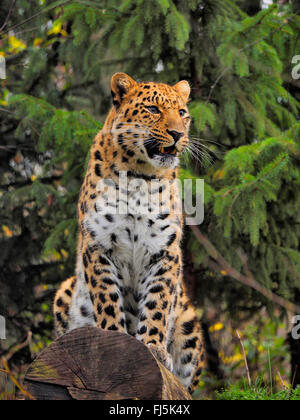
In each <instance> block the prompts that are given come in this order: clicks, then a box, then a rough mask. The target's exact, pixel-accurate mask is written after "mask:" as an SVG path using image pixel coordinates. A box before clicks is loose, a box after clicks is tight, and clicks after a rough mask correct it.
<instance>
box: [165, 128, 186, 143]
mask: <svg viewBox="0 0 300 420" xmlns="http://www.w3.org/2000/svg"><path fill="white" fill-rule="evenodd" d="M167 133H168V134H169V135H170V136H171V137H173V140H174V141H175V143H177V142H178V141H179V140H180V139H181V137H183V136H184V133H180V132H179V131H175V130H167Z"/></svg>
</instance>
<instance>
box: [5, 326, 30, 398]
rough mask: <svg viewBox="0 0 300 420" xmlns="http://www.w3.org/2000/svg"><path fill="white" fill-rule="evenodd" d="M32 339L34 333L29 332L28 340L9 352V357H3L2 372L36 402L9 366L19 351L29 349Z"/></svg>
mask: <svg viewBox="0 0 300 420" xmlns="http://www.w3.org/2000/svg"><path fill="white" fill-rule="evenodd" d="M31 338H32V332H31V331H29V332H28V334H27V338H26V340H25V341H24V342H23V343H21V344H17V345H15V346H14V347H13V348H12V349H11V350H9V352H8V353H7V355H6V356H5V357H1V359H0V360H1V364H2V365H3V367H4V369H1V368H0V372H3V373H5V374H6V375H8V376H9V377H10V379H11V380H12V382H13V383H14V384H15V385H16V387H17V388H18V389H19V390H20V391H21V392H22V393H23V394H24V395H25V396H26V397H27V398H29V399H30V400H34V397H33V396H32V395H31V394H30V393H29V392H28V391H26V389H25V388H24V387H23V386H22V385H21V384H20V383H19V381H18V380H17V379H16V378H15V377H14V375H13V374H12V372H11V370H10V368H9V366H8V360H10V359H11V358H12V357H13V355H14V354H15V353H17V352H18V351H19V350H21V349H23V348H25V347H27V346H28V345H29V344H30V342H31Z"/></svg>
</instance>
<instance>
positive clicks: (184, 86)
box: [173, 80, 191, 103]
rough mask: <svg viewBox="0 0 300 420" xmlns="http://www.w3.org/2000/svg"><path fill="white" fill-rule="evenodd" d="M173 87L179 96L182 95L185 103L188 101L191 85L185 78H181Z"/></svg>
mask: <svg viewBox="0 0 300 420" xmlns="http://www.w3.org/2000/svg"><path fill="white" fill-rule="evenodd" d="M173 89H175V90H176V92H177V93H178V94H179V96H181V97H182V99H183V100H184V102H185V103H187V102H188V100H189V97H190V94H191V87H190V84H189V82H187V81H186V80H182V81H181V82H179V83H177V84H176V85H175V86H173Z"/></svg>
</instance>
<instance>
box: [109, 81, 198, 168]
mask: <svg viewBox="0 0 300 420" xmlns="http://www.w3.org/2000/svg"><path fill="white" fill-rule="evenodd" d="M111 91H112V96H113V102H114V109H115V115H114V122H113V125H112V129H111V131H112V134H113V138H114V141H115V142H116V143H118V144H119V145H120V146H121V147H122V148H123V149H124V151H126V153H127V154H128V153H129V154H130V155H131V156H132V157H135V160H136V164H137V165H145V164H148V165H152V166H153V167H154V168H175V167H176V166H177V165H178V163H179V156H180V154H181V153H182V152H183V150H184V149H185V148H186V147H187V145H188V142H189V138H188V133H189V128H190V115H189V111H188V107H187V102H188V99H189V95H190V86H189V84H188V82H186V81H181V82H179V83H177V84H176V85H175V86H169V85H166V84H163V83H152V82H149V83H137V82H135V81H134V80H133V79H132V78H131V77H129V76H128V75H127V74H125V73H117V74H115V75H114V76H113V78H112V82H111ZM128 151H129V152H128Z"/></svg>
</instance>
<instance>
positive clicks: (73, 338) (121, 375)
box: [24, 327, 191, 400]
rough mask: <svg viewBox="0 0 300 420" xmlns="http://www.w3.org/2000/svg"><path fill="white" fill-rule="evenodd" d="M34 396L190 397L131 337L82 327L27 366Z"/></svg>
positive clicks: (27, 383) (27, 382) (28, 386)
mask: <svg viewBox="0 0 300 420" xmlns="http://www.w3.org/2000/svg"><path fill="white" fill-rule="evenodd" d="M24 387H25V388H26V389H27V391H28V392H29V393H30V394H31V395H32V396H33V397H34V398H35V399H37V400H190V399H191V396H190V394H189V393H188V391H187V390H186V389H185V387H184V386H183V385H182V384H181V383H180V381H179V380H178V379H177V378H176V377H175V376H174V375H173V374H172V373H171V372H169V371H168V370H167V369H166V368H165V367H164V366H163V365H162V364H161V363H160V362H159V361H158V360H156V359H155V358H154V356H153V355H152V353H151V352H150V351H149V349H148V348H147V347H146V346H145V345H144V344H143V343H141V342H140V341H138V340H136V339H135V338H133V337H131V336H129V335H127V334H122V333H119V332H116V331H104V330H101V329H100V328H94V327H85V328H80V329H78V330H74V331H71V332H70V333H68V334H66V335H64V336H63V337H61V338H59V339H58V340H57V341H55V342H54V343H52V344H51V345H50V346H49V347H48V348H46V349H45V350H44V351H42V352H41V354H40V355H39V356H38V357H37V359H36V360H35V361H34V362H33V363H32V365H31V366H30V367H29V369H28V371H27V373H26V375H25V378H24Z"/></svg>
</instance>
